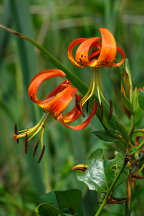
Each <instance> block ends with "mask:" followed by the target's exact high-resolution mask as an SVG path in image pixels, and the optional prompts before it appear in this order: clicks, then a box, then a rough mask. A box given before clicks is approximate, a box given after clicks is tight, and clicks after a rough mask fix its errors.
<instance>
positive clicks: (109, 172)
mask: <svg viewBox="0 0 144 216" xmlns="http://www.w3.org/2000/svg"><path fill="white" fill-rule="evenodd" d="M123 161H124V157H123V155H122V154H121V153H118V152H115V157H114V159H111V160H108V159H106V158H105V157H104V154H103V150H102V149H97V150H96V151H95V152H94V153H93V154H92V155H91V157H90V162H89V164H88V169H87V170H86V171H85V172H81V171H78V175H77V178H78V180H79V181H83V182H84V183H85V184H87V186H88V187H89V189H90V190H96V191H97V192H98V193H101V192H107V190H108V188H109V186H110V185H111V184H112V182H113V180H114V178H115V176H116V175H117V174H118V173H119V171H120V169H121V167H122V166H123ZM126 176H127V172H125V173H124V174H122V176H121V178H120V179H119V180H118V182H117V184H116V185H119V184H121V183H122V182H124V181H125V177H126Z"/></svg>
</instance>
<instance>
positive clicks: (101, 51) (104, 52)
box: [68, 28, 125, 104]
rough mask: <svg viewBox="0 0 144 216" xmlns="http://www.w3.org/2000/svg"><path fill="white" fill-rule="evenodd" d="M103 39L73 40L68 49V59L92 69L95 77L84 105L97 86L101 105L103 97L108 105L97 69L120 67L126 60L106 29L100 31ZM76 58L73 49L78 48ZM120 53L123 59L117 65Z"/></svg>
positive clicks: (77, 64) (83, 101)
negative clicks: (116, 61)
mask: <svg viewBox="0 0 144 216" xmlns="http://www.w3.org/2000/svg"><path fill="white" fill-rule="evenodd" d="M99 31H100V33H101V37H92V38H77V39H75V40H73V41H72V42H71V43H70V45H69V47H68V58H69V59H70V61H71V62H72V64H74V65H75V66H77V67H80V68H83V67H92V68H93V76H92V80H91V83H90V86H89V90H88V92H87V94H86V95H85V97H84V98H83V99H82V104H84V103H85V102H86V101H87V100H88V99H89V98H90V97H91V96H92V95H93V94H94V90H95V87H96V86H97V92H98V98H99V102H100V103H101V97H102V98H103V99H104V100H105V102H106V103H107V100H106V99H105V97H104V95H103V93H102V90H101V87H100V79H99V71H98V70H96V68H100V67H118V66H120V65H121V64H123V62H124V60H125V52H124V51H123V50H122V49H121V48H119V47H118V46H117V45H116V41H115V38H114V36H113V34H112V33H111V32H110V31H109V30H108V29H106V28H100V29H99ZM78 44H79V46H78V48H77V49H76V53H75V57H74V55H73V49H74V48H75V47H76V46H77V45H78ZM118 52H119V53H120V54H121V56H122V59H121V61H120V62H119V63H115V60H116V55H117V53H118Z"/></svg>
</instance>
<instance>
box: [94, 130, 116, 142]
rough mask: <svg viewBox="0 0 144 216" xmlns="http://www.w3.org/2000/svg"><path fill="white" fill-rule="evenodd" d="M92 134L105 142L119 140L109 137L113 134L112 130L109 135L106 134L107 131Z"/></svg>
mask: <svg viewBox="0 0 144 216" xmlns="http://www.w3.org/2000/svg"><path fill="white" fill-rule="evenodd" d="M93 134H94V135H96V136H97V137H98V138H100V139H101V140H104V141H107V142H116V141H118V140H119V139H118V138H116V137H114V136H112V135H111V134H114V131H112V130H111V131H110V133H108V132H107V131H104V130H100V131H94V132H93Z"/></svg>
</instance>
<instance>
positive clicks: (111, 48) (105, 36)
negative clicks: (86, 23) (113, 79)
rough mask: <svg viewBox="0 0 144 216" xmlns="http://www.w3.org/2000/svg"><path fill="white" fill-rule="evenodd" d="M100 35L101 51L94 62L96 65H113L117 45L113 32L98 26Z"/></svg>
mask: <svg viewBox="0 0 144 216" xmlns="http://www.w3.org/2000/svg"><path fill="white" fill-rule="evenodd" d="M99 30H100V33H101V37H102V44H101V52H100V55H99V58H98V61H97V63H96V65H95V66H96V67H102V66H106V67H113V64H114V61H115V58H116V52H117V46H116V41H115V38H114V36H113V34H112V33H111V32H110V31H109V30H108V29H106V28H100V29H99Z"/></svg>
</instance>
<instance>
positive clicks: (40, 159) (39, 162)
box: [38, 146, 45, 163]
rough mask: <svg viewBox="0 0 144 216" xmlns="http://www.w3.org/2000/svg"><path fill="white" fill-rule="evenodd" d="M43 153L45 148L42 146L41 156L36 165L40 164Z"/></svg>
mask: <svg viewBox="0 0 144 216" xmlns="http://www.w3.org/2000/svg"><path fill="white" fill-rule="evenodd" d="M44 152H45V146H43V148H42V151H41V154H40V156H39V159H38V163H40V161H41V159H42V157H43V155H44Z"/></svg>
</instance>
